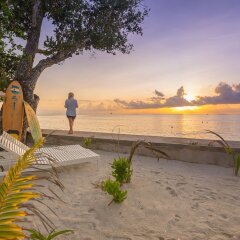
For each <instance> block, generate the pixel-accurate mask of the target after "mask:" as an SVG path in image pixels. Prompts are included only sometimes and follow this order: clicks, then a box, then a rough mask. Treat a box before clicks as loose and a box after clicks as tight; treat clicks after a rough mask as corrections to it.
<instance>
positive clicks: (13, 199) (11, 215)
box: [0, 139, 60, 240]
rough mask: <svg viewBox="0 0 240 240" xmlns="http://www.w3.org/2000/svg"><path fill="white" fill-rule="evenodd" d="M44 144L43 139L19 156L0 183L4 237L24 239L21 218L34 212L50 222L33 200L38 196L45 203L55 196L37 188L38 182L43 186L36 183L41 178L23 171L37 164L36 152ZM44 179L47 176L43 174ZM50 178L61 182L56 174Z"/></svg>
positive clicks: (0, 232)
mask: <svg viewBox="0 0 240 240" xmlns="http://www.w3.org/2000/svg"><path fill="white" fill-rule="evenodd" d="M42 144H43V139H41V140H40V141H39V142H38V143H36V144H35V145H34V146H33V147H32V148H30V149H29V150H28V151H26V152H25V154H24V155H23V156H21V157H19V159H18V160H17V162H16V163H15V164H14V165H13V166H12V167H11V168H10V169H9V170H8V172H7V173H6V175H5V177H4V179H3V181H2V182H1V183H0V239H5V240H14V239H24V238H25V233H24V232H23V228H22V227H20V226H19V224H18V223H19V222H20V220H21V222H24V221H26V220H27V218H26V217H28V216H29V215H30V214H29V213H30V212H32V213H33V214H35V215H37V216H38V217H39V218H40V219H41V221H42V223H43V224H44V226H46V225H49V222H48V220H47V219H48V218H47V217H46V216H45V215H44V214H43V213H42V212H41V211H40V210H39V209H37V208H36V207H35V206H34V205H33V204H30V203H29V201H30V200H36V201H37V202H39V203H42V201H41V200H42V198H48V197H49V198H51V197H50V196H47V195H46V194H44V193H41V192H39V191H37V190H36V189H35V187H36V186H38V187H41V186H39V185H36V183H34V181H36V180H37V179H38V177H37V176H35V175H26V174H23V171H24V170H26V169H27V168H28V167H30V166H32V165H33V164H34V162H35V160H36V159H35V156H34V154H35V152H36V150H37V149H38V148H39V147H40V146H41V145H42ZM41 179H44V178H43V177H41ZM46 179H47V180H49V181H50V182H52V183H55V184H56V185H58V186H60V184H58V182H57V179H56V175H54V176H52V178H51V177H46ZM52 193H53V192H52ZM51 199H53V198H51ZM23 217H25V218H24V219H23ZM44 217H46V218H44Z"/></svg>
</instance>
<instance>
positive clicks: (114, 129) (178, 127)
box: [38, 114, 240, 141]
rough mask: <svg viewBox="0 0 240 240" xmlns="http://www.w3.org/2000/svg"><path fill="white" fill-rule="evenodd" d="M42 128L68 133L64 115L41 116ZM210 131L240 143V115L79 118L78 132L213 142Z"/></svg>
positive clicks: (102, 116) (92, 116)
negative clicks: (210, 140) (208, 131)
mask: <svg viewBox="0 0 240 240" xmlns="http://www.w3.org/2000/svg"><path fill="white" fill-rule="evenodd" d="M38 118H39V121H40V126H41V128H42V129H54V130H68V120H67V118H66V117H65V116H64V115H58V116H38ZM206 129H208V130H212V131H215V132H217V133H219V134H221V135H222V136H223V137H224V138H225V139H227V140H236V141H240V115H189V114H188V115H184V114H183V115H111V114H109V115H96V116H94V115H78V116H77V118H76V120H75V126H74V130H76V131H86V132H105V133H122V134H134V135H152V136H166V137H181V138H196V139H213V138H215V137H213V136H212V135H210V134H207V133H206V131H205V130H206Z"/></svg>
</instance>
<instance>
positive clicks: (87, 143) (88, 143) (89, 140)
mask: <svg viewBox="0 0 240 240" xmlns="http://www.w3.org/2000/svg"><path fill="white" fill-rule="evenodd" d="M83 142H84V146H85V147H90V146H91V145H92V139H91V138H84V139H83Z"/></svg>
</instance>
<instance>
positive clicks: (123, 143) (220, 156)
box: [45, 131, 240, 167]
mask: <svg viewBox="0 0 240 240" xmlns="http://www.w3.org/2000/svg"><path fill="white" fill-rule="evenodd" d="M46 134H47V133H46ZM46 134H45V135H46ZM103 135H104V136H103ZM86 137H89V138H91V139H92V144H91V146H90V147H89V148H91V149H93V150H94V149H95V150H104V151H113V152H119V153H129V152H130V150H131V147H132V144H133V143H134V142H135V141H136V139H138V140H139V136H138V138H136V139H133V136H132V135H130V137H128V136H127V135H121V136H120V137H119V135H116V136H114V135H113V134H109V136H108V135H106V134H100V133H95V134H93V133H82V134H81V133H79V134H76V135H67V134H63V132H59V131H57V132H56V133H53V134H52V135H50V136H48V138H47V140H46V143H47V144H48V145H55V146H56V145H69V144H80V145H82V146H84V138H86ZM143 139H145V136H142V140H143ZM164 139H165V138H163V137H161V141H159V142H157V141H156V139H153V141H152V146H154V147H156V148H158V149H160V150H162V151H164V152H166V153H167V154H168V155H169V156H170V159H174V160H180V161H185V162H191V163H204V164H215V165H220V166H224V167H231V166H232V165H233V160H232V158H231V156H229V155H227V154H226V153H225V151H224V150H223V149H222V148H221V147H210V146H208V145H206V143H207V141H206V140H204V141H202V142H201V140H200V142H196V141H194V139H192V140H191V139H190V140H189V139H188V140H187V141H184V140H183V139H181V141H180V143H177V139H176V138H166V141H164ZM140 140H141V139H140ZM171 140H172V141H171ZM148 141H149V139H148ZM198 141H199V140H198ZM209 141H210V140H209ZM150 142H151V141H150ZM235 145H238V144H237V143H236V142H235ZM239 146H240V144H239ZM234 149H235V150H236V151H239V152H240V149H239V148H236V147H234ZM136 154H137V155H143V156H152V157H156V154H154V153H153V152H152V151H150V150H148V149H146V148H144V147H139V148H138V149H137V151H136Z"/></svg>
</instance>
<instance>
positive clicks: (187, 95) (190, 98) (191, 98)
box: [184, 94, 196, 102]
mask: <svg viewBox="0 0 240 240" xmlns="http://www.w3.org/2000/svg"><path fill="white" fill-rule="evenodd" d="M184 98H185V99H186V100H187V101H189V102H191V101H193V100H195V99H196V98H195V97H194V96H193V95H191V94H185V95H184Z"/></svg>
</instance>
